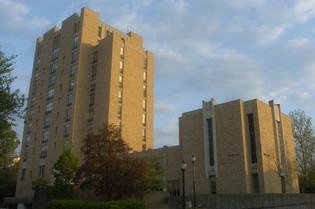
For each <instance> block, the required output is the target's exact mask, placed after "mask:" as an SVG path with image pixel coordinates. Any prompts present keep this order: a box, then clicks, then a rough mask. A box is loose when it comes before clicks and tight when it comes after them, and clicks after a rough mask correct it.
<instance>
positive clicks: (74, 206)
mask: <svg viewBox="0 0 315 209" xmlns="http://www.w3.org/2000/svg"><path fill="white" fill-rule="evenodd" d="M48 208H49V209H147V207H146V206H145V204H144V202H143V201H138V200H116V201H109V202H90V201H81V200H57V199H55V200H52V201H50V202H49V203H48Z"/></svg>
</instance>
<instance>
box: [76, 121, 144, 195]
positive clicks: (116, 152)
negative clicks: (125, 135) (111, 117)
mask: <svg viewBox="0 0 315 209" xmlns="http://www.w3.org/2000/svg"><path fill="white" fill-rule="evenodd" d="M81 150H82V153H83V154H84V162H83V164H82V166H81V167H80V168H79V172H78V177H79V182H80V183H81V186H83V187H88V188H93V189H94V190H95V193H96V194H97V195H99V196H101V197H103V198H104V199H106V200H111V199H121V198H124V197H129V196H131V195H132V194H134V193H136V192H137V191H138V190H139V189H140V184H141V182H142V181H143V179H144V175H145V169H146V167H145V163H144V161H143V160H141V159H137V158H133V157H132V156H131V155H128V153H129V152H130V151H131V148H130V147H129V146H128V145H127V144H126V142H125V141H124V140H123V139H122V136H121V130H120V128H119V127H118V126H115V125H113V124H109V125H104V128H103V129H100V130H99V131H98V133H97V134H94V133H90V134H88V135H87V136H86V138H85V139H84V145H83V146H82V148H81Z"/></svg>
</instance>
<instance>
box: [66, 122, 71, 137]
mask: <svg viewBox="0 0 315 209" xmlns="http://www.w3.org/2000/svg"><path fill="white" fill-rule="evenodd" d="M69 135H70V124H66V125H65V137H68V136H69Z"/></svg>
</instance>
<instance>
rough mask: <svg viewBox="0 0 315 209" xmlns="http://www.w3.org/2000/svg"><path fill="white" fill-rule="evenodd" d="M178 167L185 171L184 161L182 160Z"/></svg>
mask: <svg viewBox="0 0 315 209" xmlns="http://www.w3.org/2000/svg"><path fill="white" fill-rule="evenodd" d="M180 167H181V169H182V170H185V169H186V168H187V164H186V163H185V161H184V160H183V161H182V163H181V164H180Z"/></svg>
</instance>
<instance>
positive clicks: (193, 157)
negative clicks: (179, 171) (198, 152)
mask: <svg viewBox="0 0 315 209" xmlns="http://www.w3.org/2000/svg"><path fill="white" fill-rule="evenodd" d="M191 161H192V162H193V163H194V162H195V161H196V156H195V155H192V156H191Z"/></svg>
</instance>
